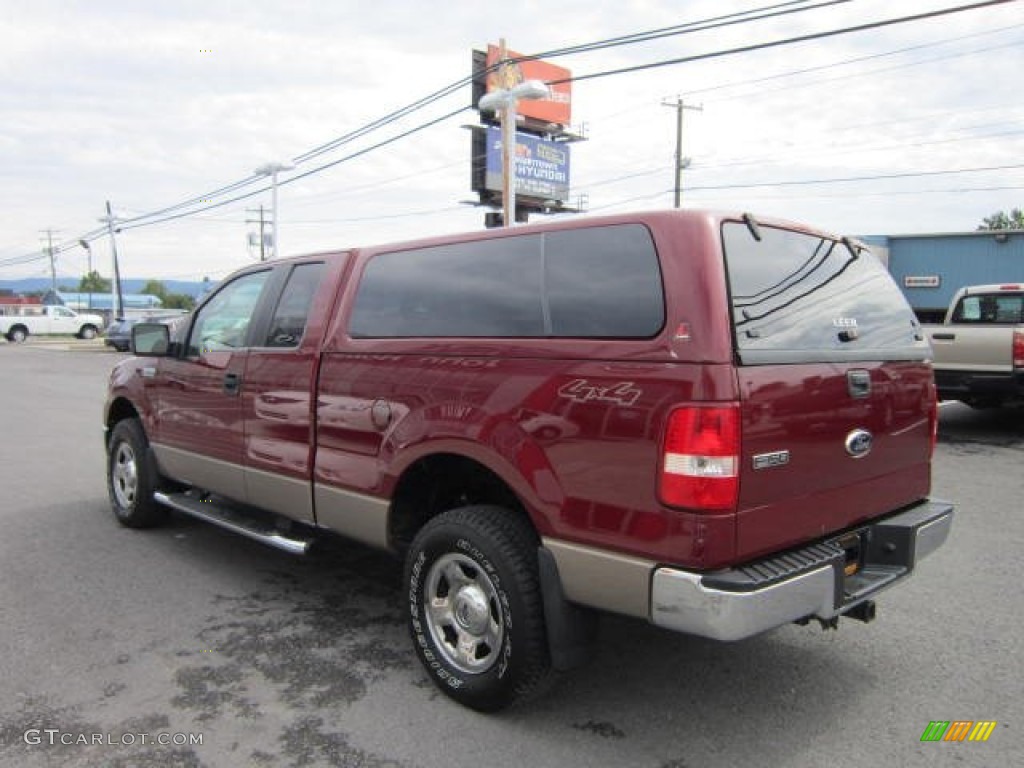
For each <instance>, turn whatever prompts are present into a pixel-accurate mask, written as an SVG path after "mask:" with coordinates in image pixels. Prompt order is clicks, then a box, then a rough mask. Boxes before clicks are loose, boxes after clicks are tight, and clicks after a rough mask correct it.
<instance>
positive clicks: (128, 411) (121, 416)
mask: <svg viewBox="0 0 1024 768" xmlns="http://www.w3.org/2000/svg"><path fill="white" fill-rule="evenodd" d="M137 418H139V412H138V411H137V410H135V406H134V405H132V403H131V401H130V400H128V399H127V398H124V397H119V398H117V399H116V400H114V402H112V403H111V404H110V408H108V409H107V432H108V434H109V432H110V430H112V429H113V428H114V427H116V426H117V424H118V422H120V421H124V420H125V419H137Z"/></svg>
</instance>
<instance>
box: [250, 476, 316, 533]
mask: <svg viewBox="0 0 1024 768" xmlns="http://www.w3.org/2000/svg"><path fill="white" fill-rule="evenodd" d="M311 485H312V484H311V483H310V481H309V480H299V479H297V478H294V477H286V476H284V475H276V474H274V473H273V472H264V471H263V470H260V469H250V468H248V467H246V470H245V490H246V493H247V494H248V497H247V498H248V501H249V503H250V504H255V505H256V506H258V507H260V508H261V509H268V510H270V511H271V512H276V513H277V514H279V515H284V516H285V517H288V518H291V519H292V520H298V521H300V522H303V523H312V522H313V489H312V487H311Z"/></svg>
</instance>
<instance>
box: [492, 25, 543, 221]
mask: <svg viewBox="0 0 1024 768" xmlns="http://www.w3.org/2000/svg"><path fill="white" fill-rule="evenodd" d="M501 56H502V67H503V69H502V71H503V72H504V71H505V70H504V67H506V66H507V64H506V63H505V62H504V58H505V41H504V40H502V47H501ZM502 82H504V83H507V82H508V80H507V78H505V77H503V78H502ZM550 97H551V90H550V89H549V88H548V86H547V85H546V84H545V83H542V82H541V81H540V80H526V81H524V82H522V83H519V85H517V86H515V87H513V88H496V89H494V90H493V91H491V92H490V93H487V94H484V96H483V97H482V98H481V99H480V103H479V104H478V105H477V106H478V107H479V108H480V110H482V111H485V112H497V111H498V110H499V109H500V110H501V201H502V208H503V211H504V214H503V215H504V218H505V222H504V225H505V226H506V227H511V226H512V225H513V224H515V221H516V104H517V103H518V102H519V99H548V98H550Z"/></svg>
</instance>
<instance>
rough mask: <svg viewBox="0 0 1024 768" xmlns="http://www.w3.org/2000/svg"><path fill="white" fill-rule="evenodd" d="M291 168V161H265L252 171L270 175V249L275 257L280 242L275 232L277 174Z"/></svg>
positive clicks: (276, 223) (276, 220) (276, 224)
mask: <svg viewBox="0 0 1024 768" xmlns="http://www.w3.org/2000/svg"><path fill="white" fill-rule="evenodd" d="M293 168H295V166H294V165H292V164H291V163H267V164H266V165H261V166H260V167H259V168H257V169H256V170H255V171H253V173H256V174H259V175H260V176H269V177H270V197H271V200H270V207H271V216H272V217H273V221H274V223H273V227H272V229H271V230H270V244H271V245H270V249H271V251H273V254H274V255H273V258H275V259H276V258H277V255H278V253H280V251H278V250H277V249H278V243H279V242H280V241H279V239H278V232H277V230H278V221H279V220H278V213H277V174H278V173H280V172H281V171H290V170H292V169H293Z"/></svg>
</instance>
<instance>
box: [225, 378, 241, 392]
mask: <svg viewBox="0 0 1024 768" xmlns="http://www.w3.org/2000/svg"><path fill="white" fill-rule="evenodd" d="M241 388H242V377H241V376H240V375H238V374H237V373H225V374H224V394H225V395H237V394H238V392H239V390H240V389H241Z"/></svg>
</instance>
